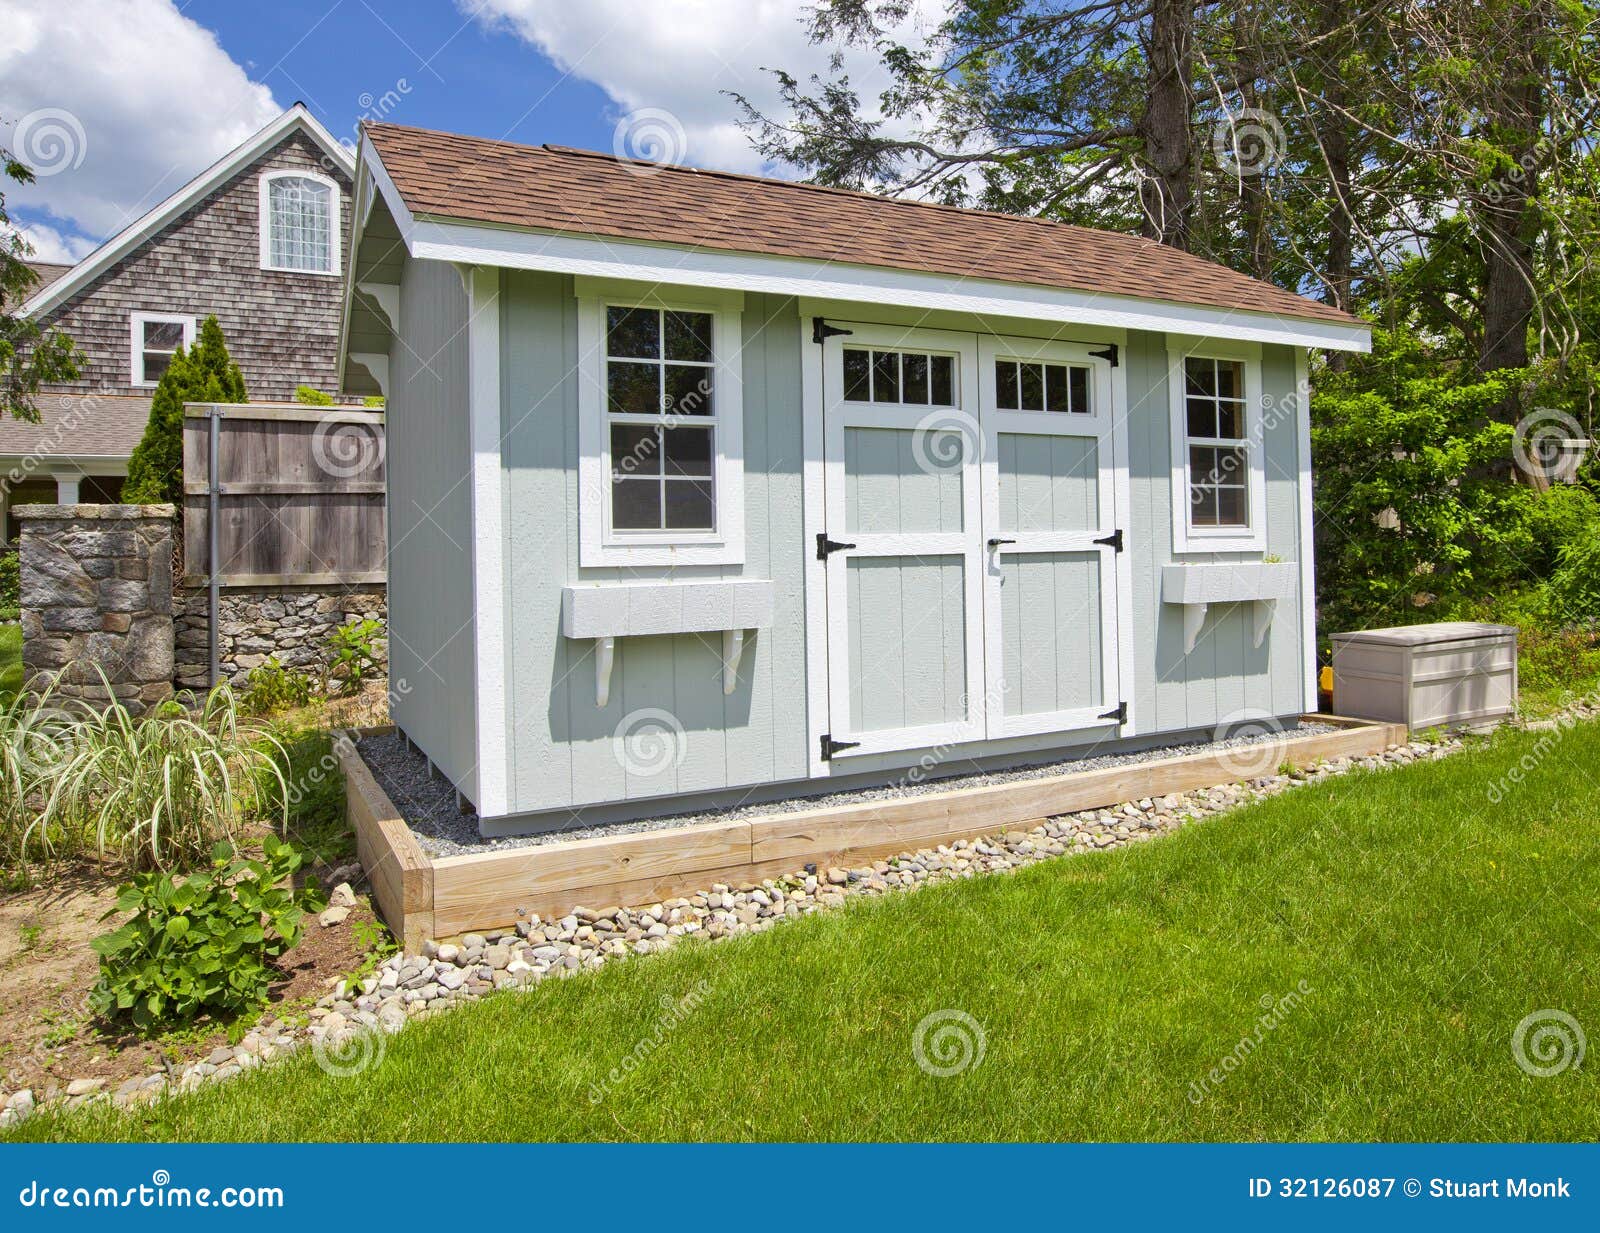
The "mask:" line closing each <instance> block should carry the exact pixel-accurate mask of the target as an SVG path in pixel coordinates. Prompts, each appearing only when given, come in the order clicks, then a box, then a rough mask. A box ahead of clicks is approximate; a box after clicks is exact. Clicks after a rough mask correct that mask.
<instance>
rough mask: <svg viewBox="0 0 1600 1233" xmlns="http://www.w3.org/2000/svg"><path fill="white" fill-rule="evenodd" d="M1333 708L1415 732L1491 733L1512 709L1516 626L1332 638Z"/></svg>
mask: <svg viewBox="0 0 1600 1233" xmlns="http://www.w3.org/2000/svg"><path fill="white" fill-rule="evenodd" d="M1333 709H1334V712H1335V713H1336V714H1339V715H1350V716H1353V717H1357V718H1361V719H1382V720H1388V721H1389V722H1391V723H1403V724H1405V725H1406V726H1407V727H1408V728H1410V729H1411V730H1412V731H1413V732H1415V731H1417V730H1418V729H1421V728H1434V727H1488V726H1492V725H1493V724H1495V723H1497V722H1499V721H1500V720H1502V719H1505V718H1507V717H1509V716H1511V715H1513V714H1515V713H1516V709H1517V629H1516V626H1514V625H1487V624H1483V623H1480V622H1477V621H1444V622H1439V623H1437V624H1433V625H1402V626H1398V627H1396V628H1393V629H1368V630H1362V631H1360V632H1358V633H1350V634H1334V635H1333Z"/></svg>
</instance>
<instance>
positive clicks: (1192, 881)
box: [21, 725, 1600, 1140]
mask: <svg viewBox="0 0 1600 1233" xmlns="http://www.w3.org/2000/svg"><path fill="white" fill-rule="evenodd" d="M1541 740H1542V741H1543V742H1544V744H1543V746H1542V747H1541V745H1540V742H1541ZM1524 758H1526V759H1530V760H1536V761H1537V768H1536V769H1535V770H1533V771H1532V772H1531V773H1530V774H1529V775H1528V777H1527V780H1526V782H1525V783H1523V784H1522V785H1521V786H1512V787H1510V789H1509V791H1505V797H1504V800H1503V802H1502V803H1501V804H1499V805H1495V804H1492V803H1491V800H1490V797H1491V795H1495V794H1496V793H1494V791H1493V788H1494V785H1495V784H1496V783H1497V782H1499V781H1500V780H1501V777H1502V776H1503V775H1505V774H1506V773H1507V771H1509V770H1510V769H1511V768H1512V767H1513V765H1514V764H1516V763H1517V761H1518V760H1519V759H1524ZM1596 775H1600V726H1597V725H1587V726H1584V727H1581V728H1578V729H1575V730H1573V731H1571V732H1569V733H1566V734H1565V735H1563V736H1560V737H1559V738H1554V737H1541V736H1540V735H1539V734H1529V733H1522V734H1507V735H1504V736H1501V737H1499V738H1497V739H1495V740H1494V741H1493V742H1491V743H1489V744H1487V745H1486V746H1485V747H1483V748H1482V749H1480V750H1478V751H1475V752H1472V753H1469V754H1465V755H1461V756H1458V757H1456V758H1454V759H1451V760H1448V761H1444V762H1440V763H1434V764H1427V765H1419V766H1416V767H1412V768H1409V769H1404V770H1398V771H1390V772H1383V773H1377V774H1361V775H1350V776H1346V777H1343V778H1341V779H1338V780H1335V781H1333V782H1332V783H1328V784H1323V785H1320V786H1317V787H1314V788H1313V787H1307V788H1302V789H1300V790H1297V791H1295V792H1293V793H1290V794H1288V795H1286V796H1283V797H1280V798H1276V799H1274V800H1271V801H1267V802H1263V803H1261V804H1259V805H1256V806H1253V807H1250V808H1248V809H1245V810H1242V811H1239V812H1237V813H1235V814H1233V815H1230V816H1227V817H1224V818H1220V819H1216V820H1213V821H1210V822H1206V823H1203V824H1200V825H1196V826H1192V827H1190V828H1188V829H1186V830H1184V831H1183V832H1181V833H1179V834H1177V835H1175V836H1172V837H1170V838H1166V839H1162V840H1160V841H1158V842H1155V843H1152V844H1149V845H1146V846H1140V847H1136V848H1132V849H1128V850H1124V851H1119V852H1109V853H1102V854H1097V855H1089V856H1081V857H1072V858H1068V859H1063V860H1057V861H1052V862H1046V863H1044V864H1041V865H1037V866H1034V867H1031V868H1029V869H1027V870H1025V871H1022V872H1020V873H1017V874H1015V875H1009V876H995V877H986V878H976V879H972V880H970V881H965V882H961V883H957V884H950V885H944V886H940V887H937V888H933V889H929V890H924V891H921V892H918V893H916V894H910V895H891V896H888V897H886V898H883V899H881V900H875V901H870V902H862V903H859V904H857V905H855V906H852V907H851V908H849V909H848V910H845V911H841V912H835V913H830V914H824V915H819V916H816V917H813V918H810V919H807V920H804V921H801V922H798V923H793V924H789V925H785V926H782V927H779V928H777V929H774V930H773V931H771V932H768V933H765V934H761V935H757V936H754V937H748V938H742V939H739V940H737V941H732V942H722V943H716V944H714V945H705V944H700V945H690V946H685V947H683V948H681V949H679V950H677V951H675V952H673V953H671V954H669V955H665V956H659V957H652V958H650V959H647V960H640V961H634V962H629V963H625V964H620V965H616V966H615V967H611V968H608V969H606V970H604V971H602V972H601V973H599V974H598V975H596V976H591V977H583V978H579V979H573V980H567V981H552V982H549V983H546V984H544V985H541V986H540V987H538V988H537V989H536V990H534V991H532V992H530V993H527V994H507V995H502V996H499V997H495V998H492V999H490V1000H488V1001H486V1002H484V1003H481V1004H479V1005H476V1006H473V1007H471V1008H467V1009H464V1010H461V1011H457V1012H452V1013H450V1014H447V1015H444V1016H441V1017H439V1018H437V1019H435V1020H432V1021H430V1022H427V1023H423V1024H419V1025H413V1026H411V1027H408V1028H407V1029H406V1030H405V1031H404V1032H403V1033H402V1034H401V1035H399V1036H397V1037H394V1038H391V1039H389V1040H388V1041H387V1050H386V1054H385V1056H384V1057H383V1060H382V1061H381V1062H380V1063H379V1064H378V1065H376V1066H375V1067H373V1068H371V1069H369V1070H368V1071H366V1072H365V1073H363V1074H360V1075H357V1076H355V1077H350V1078H338V1079H335V1078H329V1077H327V1076H325V1075H323V1074H322V1073H321V1072H320V1071H319V1070H318V1069H317V1068H316V1066H315V1065H314V1064H313V1062H312V1059H311V1058H309V1057H306V1058H302V1059H297V1060H296V1061H294V1062H293V1063H291V1064H288V1065H284V1066H279V1067H272V1068H268V1069H267V1070H265V1071H263V1072H258V1073H255V1074H251V1075H249V1076H247V1077H244V1078H242V1079H238V1080H235V1081H233V1082H231V1083H229V1084H227V1085H223V1086H220V1087H217V1088H211V1089H207V1090H205V1091H202V1092H200V1093H198V1094H197V1095H194V1096H191V1097H187V1098H184V1099H181V1100H174V1101H170V1102H167V1103H165V1104H163V1105H162V1106H160V1107H158V1108H156V1109H151V1110H144V1111H141V1112H140V1113H138V1114H135V1115H117V1114H114V1113H112V1112H110V1111H90V1112H87V1113H85V1114H83V1115H75V1116H67V1117H57V1116H41V1117H38V1118H35V1119H34V1120H32V1121H31V1122H28V1123H25V1124H24V1126H23V1127H22V1128H21V1129H22V1135H23V1136H25V1137H28V1138H37V1139H99V1138H118V1139H120V1138H135V1139H141V1138H153V1139H184V1140H216V1139H223V1140H231V1139H242V1140H274V1139H292V1140H298V1139H357V1140H359V1139H399V1140H434V1139H489V1140H503V1139H558V1140H571V1139H657V1138H663V1139H713V1140H721V1139H847V1140H855V1139H873V1140H876V1139H950V1140H970V1139H1097V1140H1123V1139H1134V1140H1142V1139H1222V1140H1241V1139H1242V1140H1255V1139H1268V1140H1285V1139H1291V1140H1292V1139H1345V1140H1352V1139H1353V1140H1372V1139H1377V1140H1412V1139H1420V1140H1427V1139H1445V1140H1454V1139H1475V1140H1500V1139H1506V1140H1521V1139H1566V1138H1584V1139H1588V1138H1593V1137H1594V1136H1595V1135H1596V1134H1597V1133H1600V1081H1597V1074H1600V1057H1596V1058H1591V1059H1590V1061H1589V1063H1587V1064H1586V1065H1584V1066H1583V1067H1581V1068H1578V1069H1572V1070H1568V1071H1566V1072H1565V1073H1563V1074H1559V1075H1556V1076H1554V1077H1551V1078H1534V1077H1531V1076H1530V1075H1528V1074H1525V1073H1524V1072H1523V1071H1522V1070H1521V1069H1519V1068H1518V1066H1517V1065H1516V1064H1515V1062H1514V1060H1513V1056H1512V1049H1511V1038H1512V1034H1513V1029H1514V1028H1515V1027H1516V1025H1517V1023H1518V1021H1519V1020H1521V1019H1522V1018H1523V1017H1524V1016H1526V1015H1528V1014H1529V1013H1530V1012H1532V1011H1536V1010H1540V1009H1545V1008H1554V1009H1559V1010H1564V1011H1566V1012H1568V1013H1570V1014H1572V1015H1574V1016H1575V1017H1576V1018H1577V1019H1578V1020H1579V1022H1580V1023H1581V1024H1583V1025H1585V1026H1586V1027H1587V1028H1588V1030H1589V1031H1590V1033H1591V1034H1596V1033H1600V861H1597V851H1600V849H1597V845H1596V838H1597V834H1600V828H1597V823H1600V791H1597V784H1596V782H1595V776H1596ZM1502 791H1504V789H1503V788H1502ZM702 982H703V984H702ZM697 988H699V989H702V990H704V993H703V997H701V998H699V1004H698V1006H696V1007H695V1008H693V1009H690V1010H686V1011H684V1012H683V1013H682V1014H681V1015H677V1016H673V1015H668V1014H667V1012H666V1011H665V1010H664V1009H663V1007H664V1004H671V1003H672V1002H673V1000H674V999H682V998H683V997H684V996H685V995H687V994H690V993H691V992H692V991H695V990H696V989H697ZM1297 991H1298V992H1297ZM1291 993H1295V995H1296V998H1295V1000H1296V1001H1297V1004H1294V1005H1291V1006H1289V1007H1288V1008H1287V1009H1285V1010H1283V1011H1282V1012H1281V1014H1280V1015H1279V1016H1278V1018H1277V1021H1276V1023H1275V1026H1274V1027H1273V1028H1271V1029H1270V1030H1269V1029H1263V1028H1260V1026H1259V1025H1260V1023H1261V1020H1262V1017H1263V1004H1264V1003H1263V1000H1264V999H1266V1000H1267V1001H1274V1000H1276V999H1281V998H1283V997H1284V996H1285V995H1288V994H1291ZM942 1009H956V1010H961V1011H964V1012H966V1013H967V1014H969V1015H971V1016H972V1017H973V1018H974V1019H976V1020H977V1021H978V1022H979V1023H980V1024H981V1025H982V1027H983V1032H984V1036H985V1041H986V1052H985V1054H984V1056H983V1059H982V1061H981V1062H980V1063H979V1064H978V1065H976V1066H974V1067H972V1068H970V1069H968V1070H966V1071H965V1073H962V1074H959V1075H956V1076H954V1077H949V1078H939V1077H934V1076H931V1075H929V1074H926V1073H924V1072H923V1071H922V1070H920V1069H919V1068H918V1066H917V1063H916V1061H915V1059H914V1057H913V1050H912V1039H913V1033H914V1030H915V1028H916V1025H917V1024H918V1022H919V1021H920V1020H921V1019H922V1018H923V1017H924V1016H926V1015H928V1014H930V1013H931V1012H935V1011H939V1010H942ZM674 1019H676V1022H674ZM1258 1032H1259V1035H1260V1037H1261V1039H1260V1041H1259V1043H1258V1044H1257V1043H1255V1039H1256V1036H1257V1035H1258ZM658 1035H659V1043H657V1039H658ZM1247 1038H1248V1039H1249V1040H1250V1041H1251V1043H1252V1046H1253V1047H1252V1048H1250V1049H1248V1050H1245V1051H1244V1052H1243V1060H1242V1061H1241V1062H1240V1064H1239V1065H1238V1066H1237V1068H1236V1069H1233V1070H1232V1073H1231V1074H1226V1073H1224V1072H1223V1071H1222V1070H1221V1069H1220V1067H1221V1066H1222V1060H1223V1058H1224V1057H1225V1056H1229V1055H1235V1054H1236V1051H1237V1050H1239V1047H1240V1042H1241V1040H1245V1039H1247ZM641 1041H643V1042H647V1043H645V1044H644V1045H642V1046H641V1043H640V1042H641ZM630 1056H632V1057H637V1058H639V1059H640V1061H639V1064H638V1065H637V1066H636V1067H634V1066H630V1068H629V1071H628V1072H627V1073H624V1072H622V1071H621V1070H620V1069H618V1070H617V1074H616V1077H615V1079H614V1080H613V1079H609V1078H608V1074H610V1072H613V1070H614V1068H620V1067H621V1066H622V1065H623V1060H624V1058H625V1057H630ZM1214 1068H1218V1074H1219V1075H1221V1076H1222V1081H1221V1082H1220V1083H1215V1084H1213V1083H1212V1082H1211V1081H1210V1080H1209V1079H1208V1078H1207V1076H1208V1073H1209V1072H1211V1071H1212V1070H1213V1069H1214ZM1197 1084H1201V1085H1205V1086H1203V1087H1198V1088H1197V1087H1196V1086H1195V1085H1197Z"/></svg>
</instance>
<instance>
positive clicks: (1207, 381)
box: [1183, 355, 1252, 529]
mask: <svg viewBox="0 0 1600 1233" xmlns="http://www.w3.org/2000/svg"><path fill="white" fill-rule="evenodd" d="M1183 374H1184V394H1183V413H1184V444H1185V447H1186V449H1187V453H1188V473H1189V525H1190V526H1191V527H1234V528H1241V529H1247V528H1248V527H1249V526H1250V465H1251V457H1250V454H1251V449H1252V446H1251V443H1250V439H1249V428H1248V426H1247V419H1248V415H1247V410H1248V408H1247V403H1246V400H1245V388H1244V364H1243V363H1242V362H1241V361H1239V360H1222V359H1212V358H1209V357H1203V356H1193V355H1192V356H1189V357H1188V358H1187V359H1186V360H1184V364H1183Z"/></svg>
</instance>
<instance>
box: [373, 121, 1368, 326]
mask: <svg viewBox="0 0 1600 1233" xmlns="http://www.w3.org/2000/svg"><path fill="white" fill-rule="evenodd" d="M366 132H367V135H368V136H369V137H370V138H371V139H372V144H373V147H374V149H376V150H377V152H378V156H379V158H380V159H381V160H382V161H383V166H384V169H385V170H386V171H387V172H388V173H389V177H390V179H392V180H393V181H394V184H395V187H396V188H397V189H399V191H400V196H401V197H402V199H403V200H404V201H405V203H406V207H407V209H409V210H410V211H411V212H412V213H413V214H415V215H423V216H429V217H434V218H448V219H460V220H463V221H469V222H480V223H491V224H501V225H507V226H514V227H531V228H537V229H539V230H547V231H555V232H560V233H564V234H571V235H590V236H611V237H616V238H619V239H630V240H647V241H656V242H665V243H669V244H679V245H686V246H691V247H695V248H702V249H715V250H725V251H730V252H743V253H770V254H776V255H781V256H790V257H807V258H812V259H814V260H820V261H830V262H839V263H842V264H848V265H856V266H863V265H864V266H884V267H889V268H892V269H900V270H917V271H926V272H932V273H938V274H950V275H954V276H956V277H961V278H981V279H991V280H997V281H1000V282H1011V283H1024V284H1031V285H1034V286H1042V287H1055V288H1065V289H1068V290H1072V291H1083V292H1091V293H1100V294H1110V295H1119V296H1131V297H1135V298H1138V299H1149V300H1163V301H1169V302H1177V303H1182V304H1194V305H1201V306H1204V307H1208V308H1222V309H1242V310H1245V311H1249V312H1256V313H1271V314H1275V315H1278V316H1284V317H1294V318H1300V319H1302V320H1310V321H1326V322H1338V323H1343V324H1358V322H1357V321H1356V319H1355V318H1353V317H1351V316H1349V315H1347V314H1345V313H1343V312H1340V311H1339V310H1338V309H1336V308H1333V307H1331V306H1330V305H1327V304H1320V303H1318V302H1317V301H1315V300H1308V299H1306V298H1305V297H1303V296H1299V295H1295V294H1294V293H1293V292H1290V291H1285V290H1284V289H1283V288H1281V287H1276V286H1273V285H1272V284H1270V283H1265V282H1261V281H1259V280H1257V279H1254V278H1250V277H1248V276H1247V275H1244V274H1240V273H1237V272H1236V271H1234V270H1230V269H1228V268H1227V267H1226V266H1221V265H1217V264H1216V263H1214V262H1210V261H1206V260H1204V259H1203V258H1200V257H1195V256H1191V255H1190V254H1188V253H1183V252H1179V251H1178V250H1176V249H1173V248H1169V247H1166V246H1164V245H1161V244H1157V243H1156V242H1155V241H1153V240H1146V239H1141V238H1138V237H1135V236H1126V235H1120V234H1118V233H1116V232H1110V231H1097V230H1094V229H1092V228H1088V227H1074V226H1070V225H1068V224H1065V223H1057V222H1051V221H1049V220H1046V219H1037V218H1022V217H1018V216H1016V215H1010V214H994V213H990V212H987V211H982V210H962V209H957V208H955V207H953V206H942V205H934V204H929V203H924V202H915V201H901V200H896V199H892V198H885V197H877V196H873V195H871V194H867V193H852V192H846V191H844V190H840V189H830V188H821V187H818V186H815V185H809V184H796V183H793V182H791V181H787V180H769V179H762V178H760V177H757V176H742V175H733V174H730V173H728V172H720V171H703V170H699V169H697V168H691V167H660V168H658V167H655V166H653V165H651V164H648V163H632V162H629V161H627V160H624V159H618V158H615V157H613V156H612V155H609V154H596V153H593V152H591V151H587V150H573V149H570V148H567V147H564V146H548V145H547V146H519V145H513V144H512V143H510V142H504V141H490V140H488V139H486V138H482V137H465V136H460V135H458V134H454V133H439V132H434V131H431V130H428V129H418V128H407V127H403V126H400V125H395V124H368V125H366Z"/></svg>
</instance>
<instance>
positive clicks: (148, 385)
mask: <svg viewBox="0 0 1600 1233" xmlns="http://www.w3.org/2000/svg"><path fill="white" fill-rule="evenodd" d="M147 321H165V322H176V323H178V324H179V325H181V326H183V349H184V350H185V351H187V350H189V349H190V348H191V347H193V346H194V336H195V319H194V318H193V317H192V316H190V315H188V314H187V313H147V312H133V313H129V314H128V383H129V384H130V385H133V386H135V387H137V388H139V389H141V390H153V389H155V388H156V386H157V385H159V384H160V382H157V381H146V380H145V379H144V325H145V322H147Z"/></svg>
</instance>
